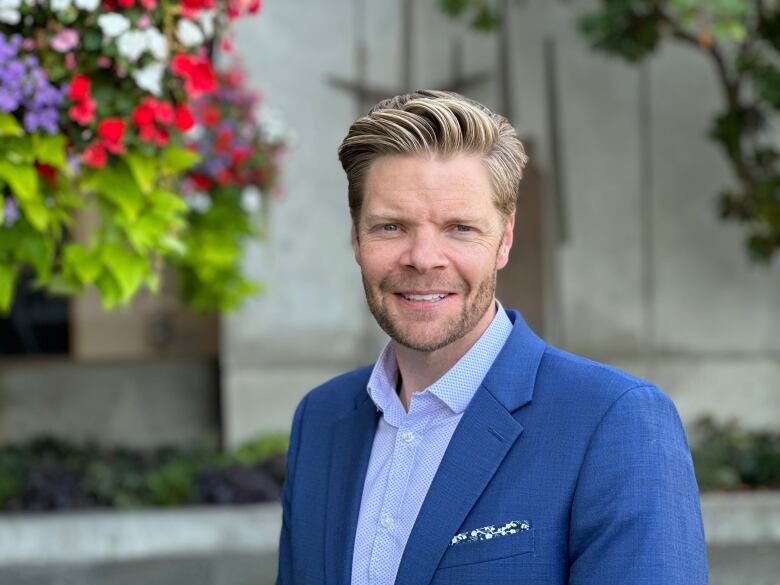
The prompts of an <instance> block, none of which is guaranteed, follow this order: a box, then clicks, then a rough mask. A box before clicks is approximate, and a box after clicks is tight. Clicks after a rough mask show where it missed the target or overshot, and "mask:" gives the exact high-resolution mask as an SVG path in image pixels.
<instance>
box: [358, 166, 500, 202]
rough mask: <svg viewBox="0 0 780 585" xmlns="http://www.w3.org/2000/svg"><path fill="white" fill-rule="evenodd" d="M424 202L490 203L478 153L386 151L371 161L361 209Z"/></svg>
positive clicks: (488, 184)
mask: <svg viewBox="0 0 780 585" xmlns="http://www.w3.org/2000/svg"><path fill="white" fill-rule="evenodd" d="M425 205H428V206H432V205H433V206H435V205H444V206H449V205H462V206H466V207H469V208H474V207H476V208H483V207H484V208H488V207H493V197H492V186H491V182H490V174H489V173H488V170H487V167H486V165H485V162H484V160H483V159H482V157H481V156H480V155H478V154H458V155H456V156H454V157H451V158H446V159H444V158H440V157H437V156H432V155H387V156H382V157H379V158H377V159H376V160H375V161H374V162H373V163H372V164H371V166H370V167H369V169H368V173H367V175H366V183H365V193H364V201H363V207H364V209H365V208H366V207H377V206H381V207H390V208H408V207H418V206H425Z"/></svg>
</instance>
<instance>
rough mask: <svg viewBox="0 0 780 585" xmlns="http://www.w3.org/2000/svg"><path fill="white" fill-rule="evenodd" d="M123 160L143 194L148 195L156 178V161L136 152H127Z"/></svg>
mask: <svg viewBox="0 0 780 585" xmlns="http://www.w3.org/2000/svg"><path fill="white" fill-rule="evenodd" d="M122 158H124V160H125V162H126V163H127V166H128V167H129V168H130V172H131V173H132V174H133V178H135V181H136V183H138V186H139V187H140V188H141V191H142V192H143V193H149V192H150V191H151V190H152V188H153V187H154V183H155V179H156V178H157V160H156V159H154V158H152V157H148V156H144V155H142V154H139V153H136V152H127V153H125V154H124V156H123V157H122Z"/></svg>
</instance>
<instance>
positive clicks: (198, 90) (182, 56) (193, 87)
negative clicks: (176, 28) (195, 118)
mask: <svg viewBox="0 0 780 585" xmlns="http://www.w3.org/2000/svg"><path fill="white" fill-rule="evenodd" d="M171 69H172V71H173V72H174V73H175V74H176V75H179V76H180V77H183V78H184V91H185V92H187V96H188V97H190V98H196V97H198V96H199V95H201V94H204V93H210V92H212V91H214V89H215V88H216V86H217V78H216V75H215V74H214V69H213V68H212V67H211V63H210V62H209V60H208V58H207V57H205V56H195V55H187V54H186V53H178V54H177V55H176V56H175V57H174V58H173V60H172V61H171Z"/></svg>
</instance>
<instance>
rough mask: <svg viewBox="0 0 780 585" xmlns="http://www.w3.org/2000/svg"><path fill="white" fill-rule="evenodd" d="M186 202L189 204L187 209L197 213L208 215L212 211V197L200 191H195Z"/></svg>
mask: <svg viewBox="0 0 780 585" xmlns="http://www.w3.org/2000/svg"><path fill="white" fill-rule="evenodd" d="M184 200H185V201H186V202H187V207H189V208H190V209H192V210H193V211H195V212H197V213H206V212H207V211H208V210H209V209H211V197H209V196H208V195H206V194H205V193H201V192H200V191H195V192H194V193H193V194H192V195H189V196H188V197H186V198H185V199H184Z"/></svg>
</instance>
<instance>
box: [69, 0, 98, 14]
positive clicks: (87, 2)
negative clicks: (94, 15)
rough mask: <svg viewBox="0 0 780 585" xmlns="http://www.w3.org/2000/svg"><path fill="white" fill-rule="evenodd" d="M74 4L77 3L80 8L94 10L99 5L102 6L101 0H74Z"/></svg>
mask: <svg viewBox="0 0 780 585" xmlns="http://www.w3.org/2000/svg"><path fill="white" fill-rule="evenodd" d="M73 4H75V5H76V8H79V9H80V10H86V11H87V12H92V11H93V10H95V9H96V8H97V7H98V6H100V0H73Z"/></svg>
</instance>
